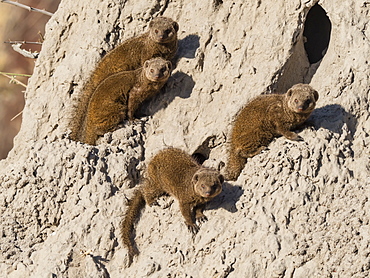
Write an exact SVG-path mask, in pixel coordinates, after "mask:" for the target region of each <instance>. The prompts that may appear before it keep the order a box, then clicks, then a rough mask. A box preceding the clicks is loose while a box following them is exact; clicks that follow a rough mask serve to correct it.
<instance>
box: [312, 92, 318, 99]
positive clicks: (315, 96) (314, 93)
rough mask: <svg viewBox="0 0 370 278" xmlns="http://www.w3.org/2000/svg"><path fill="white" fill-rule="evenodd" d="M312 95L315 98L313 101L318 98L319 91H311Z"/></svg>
mask: <svg viewBox="0 0 370 278" xmlns="http://www.w3.org/2000/svg"><path fill="white" fill-rule="evenodd" d="M313 97H314V98H315V101H317V100H318V99H319V93H318V92H317V91H313Z"/></svg>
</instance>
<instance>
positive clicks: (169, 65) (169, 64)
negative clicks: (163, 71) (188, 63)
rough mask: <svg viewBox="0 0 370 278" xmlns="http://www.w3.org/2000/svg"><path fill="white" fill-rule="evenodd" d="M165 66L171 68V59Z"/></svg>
mask: <svg viewBox="0 0 370 278" xmlns="http://www.w3.org/2000/svg"><path fill="white" fill-rule="evenodd" d="M167 66H168V69H169V70H172V63H171V61H167Z"/></svg>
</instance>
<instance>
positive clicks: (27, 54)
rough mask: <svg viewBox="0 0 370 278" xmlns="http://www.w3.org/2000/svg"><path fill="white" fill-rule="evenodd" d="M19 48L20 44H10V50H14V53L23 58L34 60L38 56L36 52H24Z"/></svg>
mask: <svg viewBox="0 0 370 278" xmlns="http://www.w3.org/2000/svg"><path fill="white" fill-rule="evenodd" d="M21 46H22V44H21V43H15V44H12V48H13V49H14V51H16V52H18V53H20V54H22V55H23V56H24V57H27V58H32V59H36V58H37V57H38V56H39V53H38V52H31V51H28V50H25V49H23V48H21Z"/></svg>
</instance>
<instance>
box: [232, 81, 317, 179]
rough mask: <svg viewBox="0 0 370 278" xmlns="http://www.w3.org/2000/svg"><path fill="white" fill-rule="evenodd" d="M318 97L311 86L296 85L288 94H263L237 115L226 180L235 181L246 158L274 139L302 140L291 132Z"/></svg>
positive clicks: (309, 111)
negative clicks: (278, 137) (281, 137)
mask: <svg viewBox="0 0 370 278" xmlns="http://www.w3.org/2000/svg"><path fill="white" fill-rule="evenodd" d="M318 98H319V94H318V93H317V92H316V91H315V90H314V89H312V88H311V86H309V85H305V84H296V85H294V86H293V87H291V88H290V89H289V90H288V91H287V92H286V93H285V94H270V95H261V96H259V97H257V98H255V99H254V100H252V101H251V102H250V103H249V104H247V105H246V106H245V107H244V108H243V109H242V110H241V111H240V112H239V114H238V115H237V117H236V119H235V123H234V126H233V128H232V131H231V143H230V149H229V160H228V165H227V167H226V174H225V178H226V179H229V180H236V179H237V178H238V176H239V174H240V172H241V171H242V169H243V167H244V165H245V163H246V160H247V158H249V157H253V156H254V155H256V154H258V153H260V152H261V151H262V150H263V149H264V148H266V147H267V146H268V144H269V143H270V142H271V141H272V139H273V138H274V137H277V136H280V135H283V136H285V137H286V138H288V139H290V140H296V141H299V140H302V138H301V137H300V136H299V135H297V134H296V133H295V132H292V131H291V129H294V128H296V127H298V126H299V125H301V124H302V123H303V122H304V121H305V120H306V119H307V118H308V117H309V116H310V115H311V112H312V111H313V109H314V108H315V105H316V101H317V100H318Z"/></svg>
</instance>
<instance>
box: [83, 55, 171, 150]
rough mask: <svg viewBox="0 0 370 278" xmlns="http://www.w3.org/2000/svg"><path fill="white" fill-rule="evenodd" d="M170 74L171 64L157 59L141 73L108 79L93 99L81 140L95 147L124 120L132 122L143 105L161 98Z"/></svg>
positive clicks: (131, 73) (146, 64)
mask: <svg viewBox="0 0 370 278" xmlns="http://www.w3.org/2000/svg"><path fill="white" fill-rule="evenodd" d="M170 74H171V62H170V61H167V60H164V59H162V58H160V57H157V58H152V59H150V60H148V61H145V62H144V66H143V67H142V68H140V69H137V70H134V71H122V72H119V73H115V74H113V75H111V76H109V77H107V78H106V79H105V80H104V81H103V82H101V83H100V84H99V86H98V87H97V88H96V89H95V91H94V93H93V95H92V96H91V99H90V102H89V105H88V108H87V113H86V118H85V121H84V124H83V126H82V129H81V131H80V132H81V136H80V138H79V140H80V141H81V142H83V143H87V144H90V145H94V144H95V143H96V140H97V139H98V137H99V136H101V135H104V134H105V133H106V132H108V131H113V130H114V129H116V128H117V126H118V124H120V123H121V122H122V121H123V120H125V119H127V118H128V119H129V120H132V119H133V118H134V114H135V111H136V110H137V108H138V107H139V106H140V104H142V103H143V102H144V101H145V100H146V99H148V98H150V97H153V96H154V95H155V94H157V93H158V92H159V91H160V89H161V88H162V87H163V85H164V84H165V83H166V81H167V79H168V78H169V76H170Z"/></svg>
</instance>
